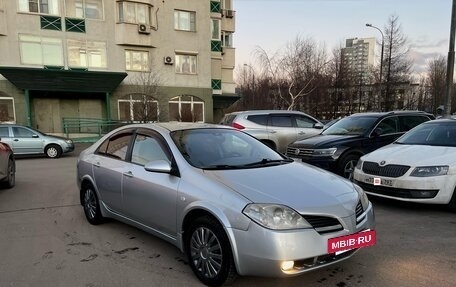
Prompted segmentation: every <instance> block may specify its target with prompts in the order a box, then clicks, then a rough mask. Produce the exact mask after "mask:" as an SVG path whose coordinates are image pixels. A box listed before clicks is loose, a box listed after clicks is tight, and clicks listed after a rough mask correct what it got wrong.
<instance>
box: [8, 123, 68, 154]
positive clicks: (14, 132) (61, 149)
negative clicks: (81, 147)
mask: <svg viewBox="0 0 456 287" xmlns="http://www.w3.org/2000/svg"><path fill="white" fill-rule="evenodd" d="M0 138H1V139H2V141H3V142H4V143H6V144H8V145H9V146H10V147H11V148H12V149H13V152H14V154H15V155H29V154H44V155H46V156H47V157H49V158H58V157H60V156H61V155H62V153H67V152H71V151H73V150H74V143H73V141H72V140H70V139H67V138H62V137H57V136H51V135H47V134H45V133H43V132H40V131H38V130H36V129H33V128H30V127H25V126H21V125H11V124H0Z"/></svg>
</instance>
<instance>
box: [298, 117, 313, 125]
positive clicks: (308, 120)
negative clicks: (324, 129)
mask: <svg viewBox="0 0 456 287" xmlns="http://www.w3.org/2000/svg"><path fill="white" fill-rule="evenodd" d="M315 124H316V122H315V121H314V120H312V119H311V118H307V117H303V116H296V126H297V127H298V128H313V127H314V125H315Z"/></svg>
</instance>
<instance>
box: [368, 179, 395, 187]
mask: <svg viewBox="0 0 456 287" xmlns="http://www.w3.org/2000/svg"><path fill="white" fill-rule="evenodd" d="M364 182H365V183H370V184H373V185H383V186H393V180H392V179H384V178H379V177H366V178H365V179H364Z"/></svg>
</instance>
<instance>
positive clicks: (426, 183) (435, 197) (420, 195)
mask: <svg viewBox="0 0 456 287" xmlns="http://www.w3.org/2000/svg"><path fill="white" fill-rule="evenodd" d="M409 173H410V172H408V173H407V174H406V175H404V176H401V177H398V178H389V177H382V176H376V175H370V174H366V173H364V172H363V171H361V170H359V169H356V170H355V172H354V174H353V179H354V182H355V183H356V184H358V185H360V186H361V187H362V188H363V189H364V191H365V192H366V193H367V194H370V195H375V196H379V197H384V198H390V199H395V200H400V201H408V202H421V203H430V204H448V203H449V202H450V200H451V197H452V195H453V191H454V190H455V185H456V177H455V176H454V175H446V176H433V177H410V176H409ZM373 178H379V179H380V182H381V183H380V184H379V185H373V183H372V179H373Z"/></svg>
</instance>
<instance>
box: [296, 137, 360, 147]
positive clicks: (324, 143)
mask: <svg viewBox="0 0 456 287" xmlns="http://www.w3.org/2000/svg"><path fill="white" fill-rule="evenodd" d="M359 137H360V136H345V135H317V136H314V137H311V138H308V139H305V140H301V141H297V142H294V143H293V144H291V145H289V146H290V147H301V148H302V147H307V148H316V147H331V146H333V145H334V144H340V143H342V142H346V141H351V140H353V139H357V138H359Z"/></svg>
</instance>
